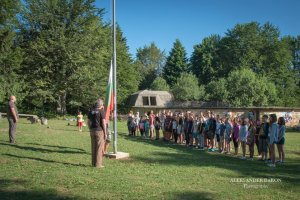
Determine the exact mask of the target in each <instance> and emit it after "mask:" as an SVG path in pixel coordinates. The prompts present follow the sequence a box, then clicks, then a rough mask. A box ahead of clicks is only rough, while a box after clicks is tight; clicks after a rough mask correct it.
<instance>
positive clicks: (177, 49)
mask: <svg viewBox="0 0 300 200" xmlns="http://www.w3.org/2000/svg"><path fill="white" fill-rule="evenodd" d="M187 70H188V63H187V58H186V51H185V49H184V47H183V46H182V44H181V42H180V41H179V39H176V41H175V42H174V44H173V48H172V49H171V51H170V54H169V56H168V57H167V61H166V65H165V67H164V69H163V78H164V79H165V80H166V81H167V83H168V84H169V85H170V86H171V87H172V86H173V85H174V84H175V83H176V80H177V78H179V77H180V74H181V73H183V72H187Z"/></svg>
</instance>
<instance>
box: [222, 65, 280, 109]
mask: <svg viewBox="0 0 300 200" xmlns="http://www.w3.org/2000/svg"><path fill="white" fill-rule="evenodd" d="M226 82H227V90H228V91H229V94H228V100H227V102H228V103H229V104H231V105H233V106H246V107H247V106H266V105H274V104H276V102H277V91H276V87H275V85H274V84H273V83H271V82H270V81H269V80H268V79H267V78H265V77H259V76H257V75H256V74H255V73H254V72H253V71H251V70H250V69H240V70H235V71H232V72H230V74H229V76H228V78H227V80H226Z"/></svg>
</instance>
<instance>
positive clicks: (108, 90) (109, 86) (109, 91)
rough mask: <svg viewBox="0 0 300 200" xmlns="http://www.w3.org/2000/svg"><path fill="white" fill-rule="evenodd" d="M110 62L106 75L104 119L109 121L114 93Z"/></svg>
mask: <svg viewBox="0 0 300 200" xmlns="http://www.w3.org/2000/svg"><path fill="white" fill-rule="evenodd" d="M112 69H113V68H112V63H111V64H110V71H109V77H108V83H107V86H106V97H105V108H106V110H105V120H106V121H107V122H108V121H109V116H110V113H111V112H112V110H113V109H114V100H113V99H114V94H113V76H112Z"/></svg>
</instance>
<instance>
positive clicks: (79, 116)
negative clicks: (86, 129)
mask: <svg viewBox="0 0 300 200" xmlns="http://www.w3.org/2000/svg"><path fill="white" fill-rule="evenodd" d="M77 124H78V131H80V132H81V131H82V126H83V115H82V113H81V112H79V113H78V115H77Z"/></svg>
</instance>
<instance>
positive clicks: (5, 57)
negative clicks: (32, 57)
mask: <svg viewBox="0 0 300 200" xmlns="http://www.w3.org/2000/svg"><path fill="white" fill-rule="evenodd" d="M19 8H20V2H19V1H18V0H3V1H1V4H0V10H1V13H0V66H1V67H0V103H1V104H2V105H3V102H4V101H6V100H7V99H8V96H10V95H16V96H17V98H18V102H19V101H22V99H23V98H24V96H25V95H26V92H25V87H26V84H25V83H24V79H23V76H22V74H21V73H20V67H21V62H22V58H23V53H22V51H21V49H20V48H19V47H18V46H17V45H15V37H16V33H15V30H16V25H17V18H16V17H15V16H16V14H17V13H18V12H19Z"/></svg>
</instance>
